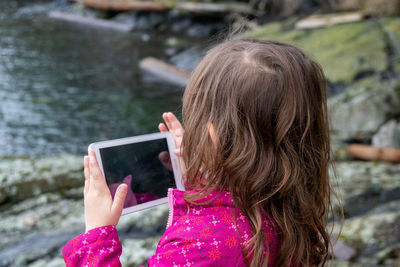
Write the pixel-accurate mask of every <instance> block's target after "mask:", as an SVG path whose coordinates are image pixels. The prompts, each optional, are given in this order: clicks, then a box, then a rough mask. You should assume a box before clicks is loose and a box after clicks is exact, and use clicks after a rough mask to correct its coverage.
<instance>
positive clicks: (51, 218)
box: [0, 155, 400, 266]
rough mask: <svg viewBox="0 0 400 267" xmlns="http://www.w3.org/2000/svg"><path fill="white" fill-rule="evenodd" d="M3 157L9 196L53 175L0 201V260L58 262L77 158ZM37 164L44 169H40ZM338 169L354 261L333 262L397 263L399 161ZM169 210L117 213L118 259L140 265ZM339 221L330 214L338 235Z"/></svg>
mask: <svg viewBox="0 0 400 267" xmlns="http://www.w3.org/2000/svg"><path fill="white" fill-rule="evenodd" d="M3 160H4V159H3ZM3 160H2V161H3ZM6 161H8V164H12V163H13V162H15V165H14V167H13V170H12V171H11V169H10V168H0V177H8V176H11V175H10V173H11V172H12V173H13V174H12V175H13V179H12V180H11V182H10V181H7V182H2V183H1V185H0V186H1V188H5V187H3V185H4V184H5V183H7V184H8V188H13V189H11V190H10V191H7V192H10V193H9V195H13V196H14V194H15V193H16V192H18V188H19V187H20V186H21V184H23V182H24V181H26V179H27V178H28V180H29V177H38V178H37V179H36V181H38V182H39V183H40V181H42V180H47V177H58V178H56V179H54V180H53V182H52V183H51V186H50V187H47V188H46V187H43V188H42V187H26V188H25V189H24V194H25V195H26V196H27V197H26V198H25V199H23V200H22V198H15V197H9V198H7V201H3V202H2V204H1V206H0V235H1V236H2V238H1V240H0V266H28V265H29V266H63V265H64V263H63V260H62V258H61V247H62V246H63V245H64V244H65V243H66V242H67V241H68V240H70V239H72V238H73V237H75V236H76V235H78V234H80V233H81V232H82V231H84V213H83V200H82V191H83V187H82V186H83V179H84V178H83V174H82V163H81V157H80V156H71V155H68V156H65V155H60V156H54V157H51V158H47V157H46V158H40V157H39V158H36V159H35V161H36V162H39V164H37V166H40V167H39V168H32V169H31V171H30V172H29V173H28V172H27V171H26V166H28V165H29V164H32V161H31V159H28V158H14V159H13V158H7V159H6ZM3 166H4V165H3ZM16 166H18V167H16ZM60 166H62V168H61V169H60ZM18 168H21V169H18ZM43 169H46V172H45V174H44V175H42V174H41V173H43ZM15 173H18V174H15ZM336 173H337V180H336V179H334V180H332V182H333V184H338V187H337V188H336V189H337V190H338V191H339V192H340V195H341V199H342V203H343V207H344V212H345V220H344V225H343V229H342V232H341V235H340V238H339V239H340V240H341V241H342V242H344V243H345V244H347V245H348V246H350V247H353V248H354V249H356V250H357V252H358V255H357V257H356V258H354V259H353V260H352V261H340V260H337V261H335V263H334V266H398V264H400V259H399V257H398V253H399V250H400V242H399V237H400V208H399V207H400V165H398V164H390V163H376V162H363V161H355V160H351V161H342V162H337V163H336ZM39 177H43V178H39ZM60 177H63V178H60ZM332 177H333V176H332ZM3 181H4V179H3ZM335 209H336V210H337V209H338V206H337V204H336V206H335ZM167 217H168V206H167V205H161V206H158V207H156V208H153V209H151V210H147V211H142V212H139V213H136V214H130V215H127V216H123V217H122V218H121V221H120V224H119V225H118V231H119V233H120V239H121V242H122V244H123V254H122V257H121V261H122V263H123V266H138V265H140V264H144V263H145V262H146V261H147V259H148V257H150V256H151V255H152V254H153V253H154V251H155V248H156V245H157V242H158V240H159V238H160V236H161V235H162V233H163V231H164V229H165V225H166V222H167ZM339 225H340V222H339V221H336V223H335V228H334V233H335V234H336V235H337V233H338V227H339Z"/></svg>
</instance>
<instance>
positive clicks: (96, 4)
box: [82, 0, 168, 11]
mask: <svg viewBox="0 0 400 267" xmlns="http://www.w3.org/2000/svg"><path fill="white" fill-rule="evenodd" d="M82 4H83V5H84V6H86V7H90V8H94V9H99V10H106V11H108V10H113V11H128V10H150V11H164V10H167V9H168V7H167V6H166V5H165V4H163V3H161V2H156V1H153V2H152V1H135V0H134V1H130V0H112V1H109V0H83V1H82Z"/></svg>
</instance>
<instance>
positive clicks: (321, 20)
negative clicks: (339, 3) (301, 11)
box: [295, 12, 364, 30]
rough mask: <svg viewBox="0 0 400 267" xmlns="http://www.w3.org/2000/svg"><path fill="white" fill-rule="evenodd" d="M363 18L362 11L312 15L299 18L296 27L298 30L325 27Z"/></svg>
mask: <svg viewBox="0 0 400 267" xmlns="http://www.w3.org/2000/svg"><path fill="white" fill-rule="evenodd" d="M363 18H364V15H363V14H362V13H360V12H353V13H337V14H326V15H312V16H309V17H307V18H305V19H302V20H299V21H298V22H297V23H296V25H295V28H296V29H298V30H305V29H315V28H323V27H328V26H331V25H334V24H341V23H350V22H356V21H360V20H362V19H363Z"/></svg>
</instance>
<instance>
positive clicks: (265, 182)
mask: <svg viewBox="0 0 400 267" xmlns="http://www.w3.org/2000/svg"><path fill="white" fill-rule="evenodd" d="M182 115H183V123H184V126H185V134H184V136H183V141H182V146H183V149H182V157H183V160H184V162H185V164H186V168H187V170H186V175H185V179H186V181H185V182H186V186H187V187H188V188H201V191H200V192H201V193H204V192H205V193H208V192H211V191H213V190H215V189H219V190H227V191H230V192H231V193H232V195H233V198H234V201H235V203H236V205H237V206H238V207H239V209H240V210H241V211H242V212H243V213H244V214H245V215H246V216H247V218H248V219H249V221H250V223H251V226H252V231H253V234H254V236H253V238H252V239H251V240H250V243H249V244H246V246H245V247H244V255H245V257H246V259H247V260H248V263H249V265H250V266H267V265H268V256H267V255H268V254H265V253H264V251H266V250H267V248H268V243H267V239H266V237H265V233H264V232H263V230H262V220H263V219H262V218H263V217H264V216H269V217H270V218H272V219H273V220H274V221H275V223H276V225H277V227H278V228H279V230H278V234H279V236H280V238H281V242H280V243H281V247H280V251H279V253H278V255H277V258H276V262H275V264H276V266H288V265H295V266H311V265H314V266H315V265H324V263H325V262H326V260H327V255H328V248H329V244H330V237H329V234H328V233H327V230H326V225H327V220H328V212H329V211H330V210H331V202H330V196H331V186H330V183H329V176H328V168H329V163H330V141H329V123H328V116H327V105H326V80H325V77H324V74H323V71H322V69H321V68H320V66H319V65H318V64H317V63H316V62H314V61H313V60H311V59H310V58H308V57H307V56H306V55H305V54H304V53H303V52H302V51H300V50H299V49H297V48H296V47H294V46H291V45H288V44H283V43H279V42H272V41H249V40H235V41H227V42H225V43H223V44H220V45H218V46H216V47H215V48H213V49H211V50H210V51H209V52H208V53H207V55H206V56H205V57H204V59H203V60H202V61H201V63H200V64H199V66H198V67H197V68H196V69H195V70H194V72H193V73H192V76H191V79H190V81H189V84H188V86H187V87H186V90H185V93H184V97H183V112H182ZM210 125H211V126H212V127H213V129H214V130H215V133H216V135H215V140H212V138H211V137H210V134H209V128H210ZM200 172H201V173H204V174H205V175H206V177H207V178H206V179H204V178H199V177H200V176H199V175H198V174H199V173H200ZM197 197H198V198H200V197H199V196H198V194H196V196H193V195H186V196H185V199H186V200H187V201H190V202H191V201H192V200H193V199H194V198H197Z"/></svg>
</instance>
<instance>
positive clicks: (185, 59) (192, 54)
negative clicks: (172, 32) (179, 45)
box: [170, 47, 205, 71]
mask: <svg viewBox="0 0 400 267" xmlns="http://www.w3.org/2000/svg"><path fill="white" fill-rule="evenodd" d="M204 55H205V53H204V49H200V48H198V47H197V48H196V47H192V48H190V49H186V50H184V51H182V52H180V53H178V54H177V55H175V56H173V57H171V58H170V62H171V63H172V64H174V65H175V66H177V67H178V68H181V69H184V70H187V71H192V70H194V69H195V68H196V67H197V65H198V64H199V63H200V61H201V60H202V59H203V57H204Z"/></svg>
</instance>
